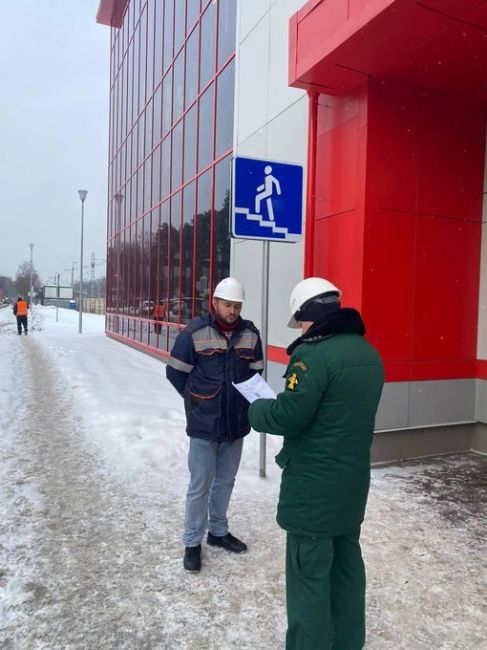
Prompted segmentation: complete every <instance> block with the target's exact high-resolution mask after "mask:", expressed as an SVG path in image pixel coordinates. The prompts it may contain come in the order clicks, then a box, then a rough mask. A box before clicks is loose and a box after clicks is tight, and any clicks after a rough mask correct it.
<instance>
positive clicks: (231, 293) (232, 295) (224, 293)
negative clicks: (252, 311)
mask: <svg viewBox="0 0 487 650" xmlns="http://www.w3.org/2000/svg"><path fill="white" fill-rule="evenodd" d="M213 298H219V299H220V300H229V301H230V302H244V301H245V290H244V288H243V286H242V285H241V284H240V282H239V281H238V280H235V278H230V277H229V278H223V280H221V281H220V282H219V283H218V284H217V285H216V287H215V291H214V292H213Z"/></svg>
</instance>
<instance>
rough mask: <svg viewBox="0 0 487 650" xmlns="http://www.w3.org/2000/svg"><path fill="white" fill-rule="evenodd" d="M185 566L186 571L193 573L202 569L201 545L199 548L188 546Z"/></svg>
mask: <svg viewBox="0 0 487 650" xmlns="http://www.w3.org/2000/svg"><path fill="white" fill-rule="evenodd" d="M183 566H184V568H185V569H186V571H193V572H195V573H196V572H197V571H199V570H200V569H201V544H198V546H186V550H185V551H184V558H183Z"/></svg>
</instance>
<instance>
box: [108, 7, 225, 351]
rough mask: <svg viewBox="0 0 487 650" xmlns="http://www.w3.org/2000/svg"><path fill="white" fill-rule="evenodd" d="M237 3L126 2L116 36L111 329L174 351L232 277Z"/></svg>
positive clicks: (113, 45)
mask: <svg viewBox="0 0 487 650" xmlns="http://www.w3.org/2000/svg"><path fill="white" fill-rule="evenodd" d="M236 4H237V3H236V2H235V0H130V1H129V2H128V4H127V7H126V11H125V15H124V18H123V22H122V26H121V27H120V29H118V28H112V29H111V57H110V61H111V71H110V80H111V81H110V140H109V181H108V192H109V205H108V252H107V259H108V277H107V330H108V332H110V333H113V334H116V335H118V336H121V337H123V338H128V339H130V340H131V341H133V342H136V343H137V344H139V345H141V346H148V347H151V348H156V349H158V350H160V351H162V352H167V351H168V350H170V347H171V345H172V341H173V340H174V338H175V336H176V335H177V333H178V332H179V330H180V329H181V328H182V327H183V326H184V325H185V324H186V323H188V322H189V320H190V319H191V318H192V317H193V316H195V315H197V314H200V313H205V312H207V311H208V309H209V304H210V302H209V301H210V299H211V290H212V288H213V287H214V286H215V285H216V284H217V283H218V281H219V280H220V279H221V278H222V277H225V276H226V275H228V271H229V262H230V240H229V216H230V201H229V196H230V175H231V162H230V158H231V153H232V140H233V119H234V118H233V112H234V110H233V109H234V107H233V96H234V80H235V24H236Z"/></svg>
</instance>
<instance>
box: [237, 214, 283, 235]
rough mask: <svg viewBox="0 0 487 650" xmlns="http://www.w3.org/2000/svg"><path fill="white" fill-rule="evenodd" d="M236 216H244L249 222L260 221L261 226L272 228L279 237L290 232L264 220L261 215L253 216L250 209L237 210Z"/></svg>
mask: <svg viewBox="0 0 487 650" xmlns="http://www.w3.org/2000/svg"><path fill="white" fill-rule="evenodd" d="M235 214H243V215H244V216H245V218H246V219H248V220H249V221H258V222H259V226H262V227H264V228H271V229H272V232H273V233H275V234H277V235H287V234H288V232H289V231H288V229H287V228H280V227H279V226H276V224H275V223H274V222H273V221H269V220H267V219H264V217H263V216H262V215H261V214H252V213H251V212H250V210H249V209H248V208H235Z"/></svg>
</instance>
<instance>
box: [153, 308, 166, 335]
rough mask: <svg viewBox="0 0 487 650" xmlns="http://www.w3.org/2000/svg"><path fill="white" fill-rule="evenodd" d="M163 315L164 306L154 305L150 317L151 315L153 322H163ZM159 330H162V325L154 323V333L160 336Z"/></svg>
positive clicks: (164, 312)
mask: <svg viewBox="0 0 487 650" xmlns="http://www.w3.org/2000/svg"><path fill="white" fill-rule="evenodd" d="M165 314H166V309H165V307H164V304H163V303H162V302H158V303H157V304H156V305H155V307H154V311H153V313H152V315H153V317H154V320H156V321H163V320H164V316H165ZM161 330H162V325H161V323H160V322H159V323H154V332H155V333H156V334H160V333H161Z"/></svg>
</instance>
